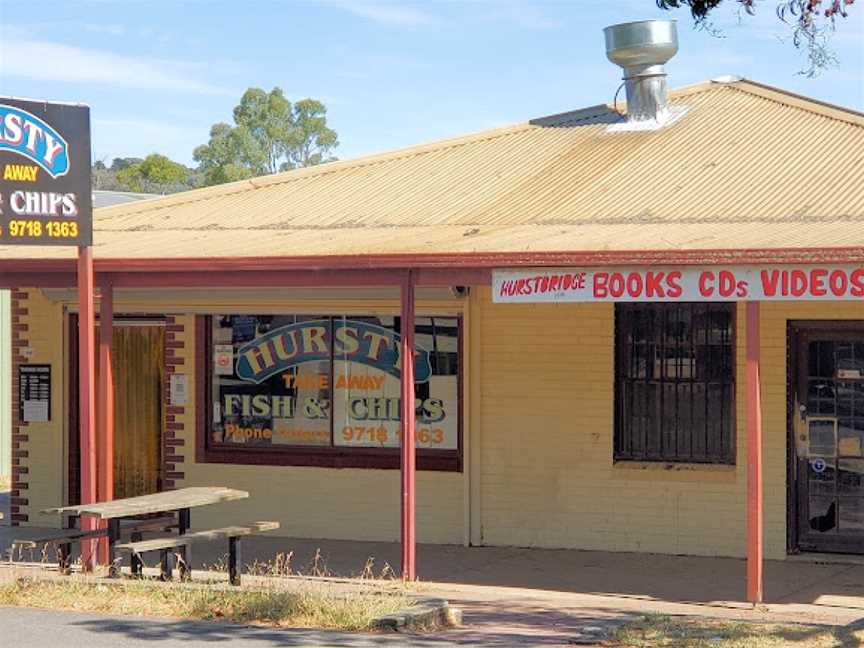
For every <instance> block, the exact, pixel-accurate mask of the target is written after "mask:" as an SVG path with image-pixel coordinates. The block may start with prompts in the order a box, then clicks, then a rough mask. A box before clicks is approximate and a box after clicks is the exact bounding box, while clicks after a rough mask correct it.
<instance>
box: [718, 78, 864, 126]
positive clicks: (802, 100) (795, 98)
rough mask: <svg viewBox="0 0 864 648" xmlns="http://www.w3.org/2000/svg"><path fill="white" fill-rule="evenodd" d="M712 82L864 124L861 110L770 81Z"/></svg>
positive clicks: (846, 120)
mask: <svg viewBox="0 0 864 648" xmlns="http://www.w3.org/2000/svg"><path fill="white" fill-rule="evenodd" d="M711 83H713V84H716V85H725V86H729V87H732V88H734V89H736V90H740V91H743V92H749V93H750V94H752V95H755V96H757V97H762V98H763V99H769V100H773V101H776V102H778V103H781V104H784V105H786V106H788V107H790V108H797V109H799V110H804V111H806V112H809V113H812V114H814V115H821V116H822V117H828V118H831V119H834V120H836V121H842V122H846V123H849V124H852V125H853V126H864V112H862V111H860V110H856V109H854V108H849V107H847V106H840V105H838V104H832V103H830V102H827V101H822V100H821V99H814V98H813V97H808V96H807V95H802V94H798V93H796V92H792V91H790V90H786V89H784V88H778V87H777V86H773V85H770V84H768V83H762V82H760V81H754V80H753V79H748V78H746V77H738V78H737V79H736V80H735V81H732V82H729V81H725V80H719V79H718V80H712V81H711Z"/></svg>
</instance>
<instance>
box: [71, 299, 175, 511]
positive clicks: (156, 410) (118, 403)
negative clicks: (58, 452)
mask: <svg viewBox="0 0 864 648" xmlns="http://www.w3.org/2000/svg"><path fill="white" fill-rule="evenodd" d="M69 319H70V327H69V340H70V345H69V347H70V354H69V358H70V366H69V384H70V390H69V404H70V413H71V416H70V421H69V503H70V504H77V503H79V502H80V493H81V488H80V480H79V472H80V453H79V439H78V366H77V360H78V317H77V315H74V314H73V315H72V316H70V318H69ZM98 340H99V330H98V328H97V329H96V342H97V348H98ZM111 347H112V355H113V360H114V362H113V374H114V439H115V440H114V497H115V498H122V497H133V496H135V495H146V494H148V493H155V492H157V491H159V490H161V487H162V474H161V466H162V455H161V449H162V428H163V427H164V426H163V418H164V412H163V407H162V393H163V384H164V380H165V327H164V321H163V320H162V319H161V318H152V317H148V318H123V317H117V318H116V319H115V321H114V339H113V343H112V345H111ZM98 375H99V367H98V363H97V367H96V378H97V384H98ZM96 397H97V400H98V393H97V395H96Z"/></svg>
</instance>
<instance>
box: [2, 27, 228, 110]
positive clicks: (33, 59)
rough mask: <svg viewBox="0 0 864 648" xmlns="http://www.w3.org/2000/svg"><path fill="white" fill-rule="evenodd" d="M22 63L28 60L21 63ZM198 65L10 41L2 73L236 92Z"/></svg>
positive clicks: (197, 91)
mask: <svg viewBox="0 0 864 648" xmlns="http://www.w3.org/2000/svg"><path fill="white" fill-rule="evenodd" d="M20 61H26V62H27V64H26V65H20V64H18V62H20ZM193 67H194V66H190V65H189V64H188V63H178V62H169V61H158V60H155V61H154V60H148V59H143V58H135V57H131V56H122V55H119V54H115V53H113V52H108V51H102V50H94V49H85V48H81V47H74V46H71V45H63V44H60V43H51V42H47V41H33V40H15V39H4V40H3V42H2V44H0V77H4V78H23V79H31V80H38V81H61V82H70V83H94V84H104V85H113V86H121V87H127V88H138V89H144V90H170V91H174V92H182V93H189V94H206V95H230V96H234V95H235V94H236V92H233V91H231V90H229V89H227V88H221V87H218V86H215V85H212V84H209V83H206V82H204V81H201V80H200V78H196V76H195V75H194V74H193V70H192V68H193Z"/></svg>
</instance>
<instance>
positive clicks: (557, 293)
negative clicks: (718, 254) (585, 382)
mask: <svg viewBox="0 0 864 648" xmlns="http://www.w3.org/2000/svg"><path fill="white" fill-rule="evenodd" d="M861 299H864V266H860V265H842V266H841V265H819V266H817V265H803V266H798V265H778V266H682V267H664V266H653V267H608V268H533V269H532V268H522V269H512V270H510V269H502V270H495V271H494V272H493V273H492V301H494V302H496V303H538V302H552V303H554V302H694V301H695V302H700V301H713V302H717V301H745V300H754V301H804V300H807V301H818V300H825V301H829V300H852V301H857V300H861Z"/></svg>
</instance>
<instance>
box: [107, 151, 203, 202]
mask: <svg viewBox="0 0 864 648" xmlns="http://www.w3.org/2000/svg"><path fill="white" fill-rule="evenodd" d="M92 177H93V188H94V189H102V190H112V191H135V192H140V193H158V194H166V193H174V192H176V191H183V190H185V189H191V188H192V187H194V186H196V185H197V184H198V178H197V176H196V174H195V172H194V171H193V170H192V169H189V168H187V167H185V166H183V165H182V164H180V163H178V162H174V161H173V160H171V159H169V158H167V157H166V156H164V155H160V154H159V153H151V154H150V155H148V156H147V157H146V158H143V159H142V158H114V161H113V162H112V163H111V166H110V167H109V166H107V165H106V164H105V162H104V161H102V160H97V161H96V162H94V163H93V167H92Z"/></svg>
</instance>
